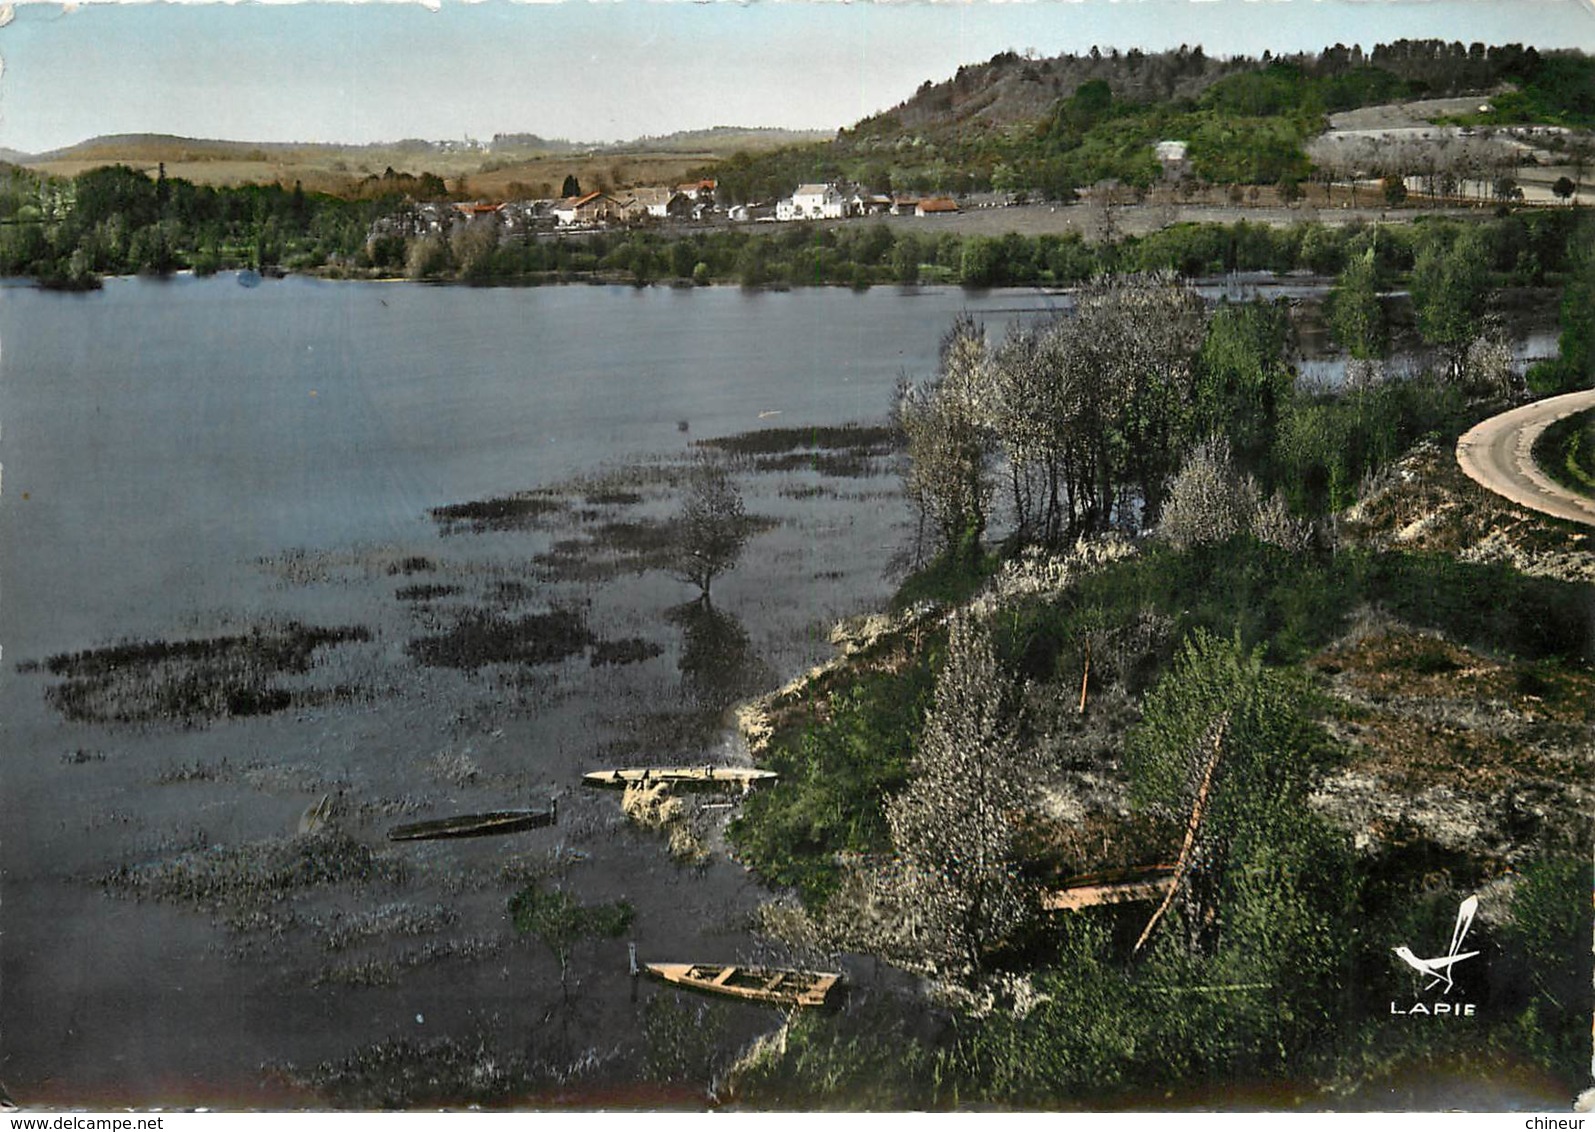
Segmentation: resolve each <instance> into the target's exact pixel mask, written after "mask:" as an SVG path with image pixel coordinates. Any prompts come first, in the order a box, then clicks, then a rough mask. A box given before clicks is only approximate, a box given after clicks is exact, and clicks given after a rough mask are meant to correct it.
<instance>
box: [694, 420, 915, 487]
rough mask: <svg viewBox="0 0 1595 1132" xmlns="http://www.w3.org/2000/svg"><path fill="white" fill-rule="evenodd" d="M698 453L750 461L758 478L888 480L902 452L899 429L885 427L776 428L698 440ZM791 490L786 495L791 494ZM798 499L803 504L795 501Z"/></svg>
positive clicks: (852, 425) (696, 445) (696, 444)
mask: <svg viewBox="0 0 1595 1132" xmlns="http://www.w3.org/2000/svg"><path fill="white" fill-rule="evenodd" d="M693 444H694V446H695V447H699V448H710V449H714V450H715V451H718V452H723V453H725V454H726V455H727V456H730V457H732V458H734V459H738V460H743V461H747V462H748V463H750V464H751V465H752V466H753V468H754V470H756V471H759V472H796V471H810V472H816V473H818V474H819V475H822V476H832V477H837V478H860V477H864V476H873V475H884V474H885V473H886V472H888V471H890V470H891V469H890V466H889V461H890V460H891V459H892V458H893V457H894V456H895V455H896V454H897V452H898V451H899V450H900V449H901V447H902V438H901V435H900V434H899V433H898V431H897V430H896V429H893V428H890V427H888V426H885V425H859V424H851V425H837V426H831V427H818V428H772V429H760V430H759V431H757V432H745V433H740V434H738V435H736V436H726V437H715V438H712V439H708V440H696V441H694V442H693ZM786 493H787V492H786V489H783V490H782V494H786ZM795 498H799V497H796V496H795Z"/></svg>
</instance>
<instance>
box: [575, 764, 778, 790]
mask: <svg viewBox="0 0 1595 1132" xmlns="http://www.w3.org/2000/svg"><path fill="white" fill-rule="evenodd" d="M779 777H781V776H780V775H778V774H776V772H775V771H773V770H759V769H758V768H757V767H751V766H640V767H624V768H621V769H618V770H590V771H588V772H587V773H586V774H584V775H582V781H584V782H586V783H587V785H589V786H656V785H658V784H659V783H661V782H668V783H671V784H672V785H683V786H740V787H742V788H743V789H744V790H747V789H748V788H750V787H752V786H754V785H756V784H757V783H760V782H774V781H775V780H776V779H777V778H779Z"/></svg>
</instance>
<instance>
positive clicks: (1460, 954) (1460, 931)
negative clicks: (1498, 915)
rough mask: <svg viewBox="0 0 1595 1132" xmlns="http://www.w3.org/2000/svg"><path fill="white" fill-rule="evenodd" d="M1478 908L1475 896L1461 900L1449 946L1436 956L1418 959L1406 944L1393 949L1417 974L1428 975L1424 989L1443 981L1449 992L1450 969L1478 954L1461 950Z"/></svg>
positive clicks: (1451, 978) (1450, 982)
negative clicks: (1448, 948) (1447, 949)
mask: <svg viewBox="0 0 1595 1132" xmlns="http://www.w3.org/2000/svg"><path fill="white" fill-rule="evenodd" d="M1478 910H1479V898H1478V897H1477V896H1470V897H1468V898H1467V899H1466V900H1464V901H1463V902H1462V906H1461V907H1460V908H1458V909H1457V922H1456V926H1455V927H1453V928H1452V929H1451V948H1450V950H1449V951H1447V952H1446V953H1445V954H1444V955H1442V956H1439V957H1438V958H1435V959H1420V958H1418V956H1416V955H1414V954H1413V951H1412V948H1410V947H1407V946H1406V945H1402V946H1401V947H1397V948H1394V949H1393V950H1394V951H1395V953H1396V955H1397V956H1398V957H1399V958H1400V959H1401V961H1402V962H1403V963H1405V964H1406V965H1407V966H1409V967H1411V968H1412V969H1413V970H1415V971H1417V972H1418V973H1419V974H1421V975H1427V976H1428V977H1429V980H1430V981H1429V982H1428V983H1426V984H1425V985H1424V988H1423V989H1424V990H1433V989H1434V988H1435V987H1437V986H1440V985H1441V984H1442V983H1443V984H1445V989H1446V992H1447V993H1450V990H1451V985H1452V983H1453V982H1454V981H1455V978H1454V976H1453V975H1452V972H1451V969H1452V968H1453V967H1454V966H1456V965H1457V964H1458V963H1460V962H1462V961H1463V960H1464V959H1472V958H1473V957H1474V956H1475V955H1477V954H1478V952H1477V951H1463V950H1462V943H1463V941H1464V940H1466V939H1467V938H1468V929H1470V928H1471V927H1473V917H1474V914H1475V913H1477V912H1478Z"/></svg>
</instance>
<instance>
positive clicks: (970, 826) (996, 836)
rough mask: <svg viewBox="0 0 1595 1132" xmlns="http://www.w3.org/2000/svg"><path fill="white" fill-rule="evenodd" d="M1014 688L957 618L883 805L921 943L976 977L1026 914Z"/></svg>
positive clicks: (1025, 766)
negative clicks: (916, 740)
mask: <svg viewBox="0 0 1595 1132" xmlns="http://www.w3.org/2000/svg"><path fill="white" fill-rule="evenodd" d="M1012 689H1013V682H1012V680H1011V679H1010V678H1009V677H1008V676H1007V675H1006V674H1005V673H1004V672H1002V670H1001V669H1000V667H999V665H998V663H997V657H996V653H995V651H994V650H993V648H992V642H991V637H990V634H989V633H988V632H987V631H986V630H985V628H984V627H983V626H981V625H980V624H979V623H978V622H977V621H975V620H974V619H972V618H969V617H967V616H963V617H959V618H958V619H956V620H955V621H954V622H953V624H952V631H951V637H950V639H949V641H948V645H947V661H946V665H945V666H944V667H943V669H942V672H941V676H940V678H939V679H938V681H937V684H936V699H935V703H934V704H933V705H932V707H931V709H930V712H929V714H928V715H927V716H926V719H925V730H924V733H923V735H922V737H921V739H920V744H919V751H918V754H917V755H916V757H915V760H914V770H915V777H914V779H913V781H912V782H911V783H910V784H909V786H908V787H907V789H905V790H904V791H903V792H902V793H901V794H898V795H897V796H896V797H894V798H892V799H891V800H890V801H889V802H887V804H886V821H887V824H888V826H889V827H890V829H891V834H892V845H893V847H894V848H895V849H896V850H897V854H898V857H899V860H900V862H901V866H902V867H901V868H900V869H899V870H898V871H897V873H896V881H895V883H896V884H897V885H898V886H899V892H900V894H901V897H902V901H903V903H904V904H905V905H907V906H911V907H913V908H914V909H915V911H916V922H917V924H918V925H919V928H920V931H921V933H922V938H921V939H920V940H919V947H920V949H921V950H922V951H923V952H924V954H926V955H927V956H928V957H929V958H931V959H932V960H933V961H935V962H938V963H940V964H943V965H946V966H949V967H955V968H958V969H961V970H962V971H964V972H966V973H968V974H970V975H974V976H978V975H979V973H980V972H981V970H982V969H983V966H984V962H985V956H986V954H987V953H988V952H989V951H990V949H991V948H992V947H993V946H994V945H996V944H998V943H1000V942H1001V941H1002V939H1003V938H1004V937H1006V936H1007V935H1008V934H1009V933H1010V932H1011V931H1012V930H1013V929H1014V928H1015V927H1016V926H1018V924H1019V923H1020V922H1021V921H1022V919H1023V918H1024V915H1025V903H1024V899H1023V892H1022V889H1021V885H1020V880H1019V876H1018V873H1017V871H1016V869H1015V862H1014V858H1013V841H1014V834H1015V830H1014V824H1013V815H1014V812H1015V811H1016V810H1017V809H1018V807H1019V806H1020V805H1021V804H1022V802H1023V800H1024V798H1025V797H1026V796H1027V794H1028V792H1029V780H1030V778H1031V775H1030V773H1029V772H1030V771H1031V770H1032V769H1033V767H1032V762H1033V759H1034V756H1033V754H1032V753H1031V752H1029V751H1028V750H1027V749H1026V748H1024V747H1023V746H1022V745H1021V744H1020V742H1019V739H1018V724H1019V719H1018V715H1019V712H1018V708H1017V707H1016V706H1015V703H1014V698H1013V690H1012Z"/></svg>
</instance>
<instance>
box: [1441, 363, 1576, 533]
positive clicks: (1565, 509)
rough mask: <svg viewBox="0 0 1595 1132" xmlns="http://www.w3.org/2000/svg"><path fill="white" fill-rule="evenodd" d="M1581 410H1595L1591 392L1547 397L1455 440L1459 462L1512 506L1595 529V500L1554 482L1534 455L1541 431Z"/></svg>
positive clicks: (1482, 422) (1480, 424)
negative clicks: (1542, 469)
mask: <svg viewBox="0 0 1595 1132" xmlns="http://www.w3.org/2000/svg"><path fill="white" fill-rule="evenodd" d="M1585 409H1595V389H1586V390H1581V391H1580V392H1578V393H1564V394H1562V395H1561V396H1560V397H1547V398H1546V399H1545V400H1543V401H1536V402H1534V403H1533V404H1532V405H1524V406H1523V407H1522V408H1518V409H1513V410H1512V411H1511V412H1508V413H1502V414H1501V415H1500V416H1498V417H1491V418H1490V419H1489V420H1487V421H1481V422H1480V423H1479V424H1476V425H1474V426H1473V427H1472V428H1471V429H1469V430H1468V431H1467V432H1466V433H1465V434H1464V435H1463V437H1462V439H1461V440H1459V441H1457V463H1458V464H1461V465H1462V470H1463V471H1464V472H1466V473H1467V474H1468V477H1469V478H1470V479H1472V480H1474V481H1475V482H1477V483H1480V484H1482V485H1484V486H1485V487H1487V488H1489V489H1490V490H1491V491H1493V492H1495V493H1496V494H1497V495H1503V496H1505V497H1506V498H1507V499H1510V500H1511V501H1512V502H1513V503H1517V504H1520V505H1522V506H1524V507H1531V508H1533V509H1534V510H1536V511H1541V512H1544V513H1545V514H1547V515H1555V516H1556V517H1557V518H1558V519H1571V520H1572V521H1573V522H1575V523H1587V524H1589V525H1591V526H1595V499H1591V498H1589V497H1588V496H1583V495H1578V494H1576V493H1574V492H1572V491H1569V490H1568V489H1567V488H1565V487H1562V486H1561V485H1560V484H1558V483H1556V482H1555V481H1554V480H1552V479H1551V478H1550V477H1549V476H1547V475H1546V474H1545V473H1544V472H1542V471H1540V469H1539V468H1538V467H1537V466H1536V465H1535V463H1534V458H1533V456H1532V452H1533V450H1534V441H1535V440H1537V439H1538V438H1539V435H1540V433H1542V432H1544V431H1545V430H1546V428H1548V427H1549V426H1550V425H1552V424H1554V423H1555V422H1557V421H1559V420H1561V419H1562V418H1563V417H1568V416H1572V415H1573V414H1574V413H1580V412H1583V411H1584V410H1585Z"/></svg>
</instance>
